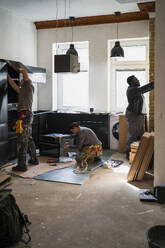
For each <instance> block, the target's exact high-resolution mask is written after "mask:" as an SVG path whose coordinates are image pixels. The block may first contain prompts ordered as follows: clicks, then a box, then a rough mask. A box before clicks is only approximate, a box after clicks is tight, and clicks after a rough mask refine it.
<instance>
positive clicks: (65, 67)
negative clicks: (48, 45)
mask: <svg viewBox="0 0 165 248" xmlns="http://www.w3.org/2000/svg"><path fill="white" fill-rule="evenodd" d="M57 1H58V0H56V6H57ZM69 6H70V0H69ZM57 7H58V6H57ZM65 7H66V0H65ZM57 13H58V12H57V8H56V16H57ZM65 14H66V10H65ZM69 20H70V23H71V24H72V22H73V21H74V20H75V18H74V17H69ZM57 25H58V21H57V18H56V28H57ZM72 41H73V26H72ZM56 44H57V32H56ZM56 50H57V49H56ZM54 72H55V73H64V72H80V63H79V62H78V53H77V51H76V49H75V48H74V44H72V43H71V44H70V48H69V49H68V50H67V52H66V54H58V52H56V55H55V56H54Z"/></svg>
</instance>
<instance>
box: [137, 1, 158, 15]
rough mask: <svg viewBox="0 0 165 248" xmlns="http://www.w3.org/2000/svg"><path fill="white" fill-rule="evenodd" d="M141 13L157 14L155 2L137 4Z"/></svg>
mask: <svg viewBox="0 0 165 248" xmlns="http://www.w3.org/2000/svg"><path fill="white" fill-rule="evenodd" d="M137 5H138V7H139V9H140V11H141V12H147V13H149V12H155V2H146V3H145V2H144V3H137Z"/></svg>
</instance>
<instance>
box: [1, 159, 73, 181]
mask: <svg viewBox="0 0 165 248" xmlns="http://www.w3.org/2000/svg"><path fill="white" fill-rule="evenodd" d="M49 158H50V157H44V156H41V157H39V165H28V170H27V171H25V172H21V171H12V167H13V166H16V164H9V166H8V167H7V166H6V167H5V168H4V169H5V170H6V171H8V172H11V171H12V173H13V174H15V175H18V176H21V177H23V178H33V177H35V176H38V175H41V174H43V173H45V172H47V171H51V170H59V169H63V168H67V167H71V166H73V165H74V164H75V161H73V162H67V163H47V160H48V159H49ZM55 164H56V165H55Z"/></svg>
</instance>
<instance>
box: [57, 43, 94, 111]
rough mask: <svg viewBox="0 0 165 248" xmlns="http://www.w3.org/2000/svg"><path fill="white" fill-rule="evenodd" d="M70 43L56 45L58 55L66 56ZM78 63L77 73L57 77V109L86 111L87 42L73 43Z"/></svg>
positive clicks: (87, 92)
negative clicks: (78, 69) (78, 70)
mask: <svg viewBox="0 0 165 248" xmlns="http://www.w3.org/2000/svg"><path fill="white" fill-rule="evenodd" d="M69 46H70V43H58V54H66V52H67V50H68V49H69ZM74 46H75V49H76V50H77V52H78V57H79V62H80V72H79V73H61V74H60V75H59V76H58V77H57V80H58V92H59V93H58V107H59V108H60V109H67V108H68V109H70V108H71V109H76V110H86V109H87V108H88V106H89V99H88V98H89V73H88V70H89V51H88V42H87V41H85V42H74Z"/></svg>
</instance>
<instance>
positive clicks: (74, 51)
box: [66, 44, 78, 56]
mask: <svg viewBox="0 0 165 248" xmlns="http://www.w3.org/2000/svg"><path fill="white" fill-rule="evenodd" d="M70 54H72V55H75V56H78V53H77V51H76V49H75V48H74V44H70V47H69V49H68V50H67V52H66V55H70Z"/></svg>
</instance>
